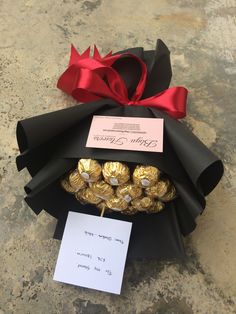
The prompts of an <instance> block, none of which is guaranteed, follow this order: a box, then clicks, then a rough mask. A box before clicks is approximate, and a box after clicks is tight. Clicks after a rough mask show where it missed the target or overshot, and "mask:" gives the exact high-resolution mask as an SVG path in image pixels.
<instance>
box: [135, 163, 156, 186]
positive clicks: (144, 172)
mask: <svg viewBox="0 0 236 314" xmlns="http://www.w3.org/2000/svg"><path fill="white" fill-rule="evenodd" d="M159 176H160V170H159V169H158V168H156V167H153V166H136V168H135V170H134V173H133V181H134V183H135V184H137V185H138V186H141V187H143V188H146V187H150V186H153V185H154V184H155V183H156V182H157V180H158V178H159Z"/></svg>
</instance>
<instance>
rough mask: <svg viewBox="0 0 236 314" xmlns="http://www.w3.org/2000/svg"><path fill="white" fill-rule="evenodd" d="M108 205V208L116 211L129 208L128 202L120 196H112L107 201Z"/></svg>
mask: <svg viewBox="0 0 236 314" xmlns="http://www.w3.org/2000/svg"><path fill="white" fill-rule="evenodd" d="M106 205H107V207H108V208H110V209H112V210H114V211H123V210H126V209H127V208H128V204H127V202H126V201H124V200H123V199H121V198H118V197H112V198H110V199H109V200H107V201H106Z"/></svg>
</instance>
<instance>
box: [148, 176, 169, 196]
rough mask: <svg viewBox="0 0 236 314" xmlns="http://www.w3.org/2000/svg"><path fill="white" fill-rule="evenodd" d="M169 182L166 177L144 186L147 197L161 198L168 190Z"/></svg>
mask: <svg viewBox="0 0 236 314" xmlns="http://www.w3.org/2000/svg"><path fill="white" fill-rule="evenodd" d="M170 184H171V183H170V181H169V180H168V179H163V180H159V181H157V182H156V183H155V184H154V185H153V186H151V187H148V188H146V189H145V193H146V194H147V196H149V197H153V198H161V197H163V196H164V195H165V194H166V193H167V192H168V189H169V187H170Z"/></svg>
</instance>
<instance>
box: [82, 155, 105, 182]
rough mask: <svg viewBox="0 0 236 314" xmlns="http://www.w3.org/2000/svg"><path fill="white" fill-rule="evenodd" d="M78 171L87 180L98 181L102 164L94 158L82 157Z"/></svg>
mask: <svg viewBox="0 0 236 314" xmlns="http://www.w3.org/2000/svg"><path fill="white" fill-rule="evenodd" d="M78 172H79V174H80V175H81V177H82V178H83V180H84V181H86V182H96V181H98V180H99V179H100V177H101V173H102V167H101V165H100V164H99V163H98V162H97V161H96V160H93V159H80V160H79V162H78Z"/></svg>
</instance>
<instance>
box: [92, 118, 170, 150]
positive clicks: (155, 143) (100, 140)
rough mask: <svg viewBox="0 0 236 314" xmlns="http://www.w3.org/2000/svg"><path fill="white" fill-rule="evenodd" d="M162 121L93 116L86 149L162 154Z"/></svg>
mask: <svg viewBox="0 0 236 314" xmlns="http://www.w3.org/2000/svg"><path fill="white" fill-rule="evenodd" d="M163 126H164V120H163V119H157V118H137V117H113V116H94V117H93V120H92V123H91V126H90V130H89V135H88V139H87V143H86V147H94V148H109V149H125V150H135V151H147V152H163Z"/></svg>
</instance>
